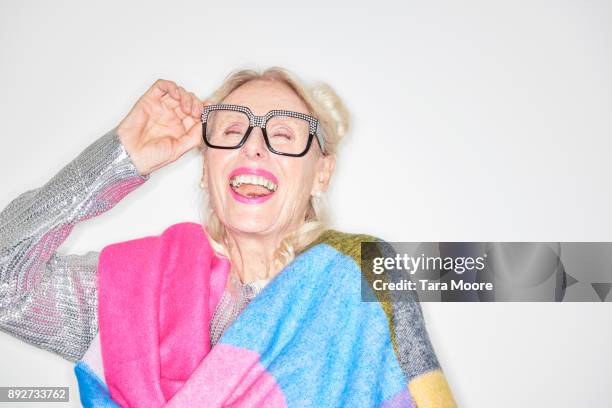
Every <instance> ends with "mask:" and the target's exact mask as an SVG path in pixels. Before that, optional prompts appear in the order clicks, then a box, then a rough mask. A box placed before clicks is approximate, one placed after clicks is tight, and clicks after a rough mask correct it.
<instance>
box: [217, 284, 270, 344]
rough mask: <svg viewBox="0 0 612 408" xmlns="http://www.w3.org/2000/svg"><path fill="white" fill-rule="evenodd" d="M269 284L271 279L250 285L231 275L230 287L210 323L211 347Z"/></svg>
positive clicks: (222, 297)
mask: <svg viewBox="0 0 612 408" xmlns="http://www.w3.org/2000/svg"><path fill="white" fill-rule="evenodd" d="M268 282H269V279H266V280H264V279H258V280H256V281H253V282H250V283H242V282H241V281H240V279H239V278H238V277H236V276H235V275H234V274H233V273H230V276H229V279H228V286H227V287H226V288H225V291H224V292H223V295H221V300H219V304H218V305H217V309H216V310H215V313H214V314H213V317H212V319H211V321H210V343H211V346H214V345H215V344H217V342H218V341H219V339H220V338H221V335H222V334H223V333H224V332H225V330H226V329H227V328H228V327H229V326H230V325H231V324H232V322H233V321H234V320H235V319H236V317H238V315H239V314H240V312H242V310H243V309H244V308H245V307H246V305H248V304H249V303H250V302H251V300H253V298H254V297H255V296H257V294H259V292H261V290H262V289H263V288H264V287H265V286H266V284H267V283H268Z"/></svg>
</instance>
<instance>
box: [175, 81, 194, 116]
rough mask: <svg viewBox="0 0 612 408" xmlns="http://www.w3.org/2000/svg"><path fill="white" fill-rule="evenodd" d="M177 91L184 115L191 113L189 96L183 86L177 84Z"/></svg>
mask: <svg viewBox="0 0 612 408" xmlns="http://www.w3.org/2000/svg"><path fill="white" fill-rule="evenodd" d="M178 89H179V92H180V93H181V109H183V112H185V115H191V103H192V100H191V96H190V95H189V94H188V93H187V91H186V90H185V88H183V87H182V86H179V88H178Z"/></svg>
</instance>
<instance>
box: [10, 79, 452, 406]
mask: <svg viewBox="0 0 612 408" xmlns="http://www.w3.org/2000/svg"><path fill="white" fill-rule="evenodd" d="M347 130H348V114H347V112H346V109H345V108H344V106H343V104H342V102H341V101H340V99H339V98H338V96H337V95H336V94H335V92H334V91H333V90H332V89H331V88H330V87H329V86H326V85H316V86H306V85H304V84H302V83H301V82H300V81H299V80H298V79H297V78H296V77H295V76H293V75H292V74H290V73H289V72H287V71H286V70H283V69H280V68H272V69H268V70H266V71H264V72H263V73H258V72H255V71H251V70H244V71H239V72H236V73H234V74H232V75H230V76H229V77H228V78H227V79H226V81H225V82H224V83H223V84H222V85H221V87H220V88H219V89H218V90H217V91H216V92H214V93H213V94H212V96H211V97H210V98H208V99H207V100H206V101H205V103H202V102H201V101H200V100H199V99H198V98H197V97H196V96H195V95H194V94H193V93H190V92H187V91H186V90H185V89H183V88H182V87H180V86H178V85H177V84H175V83H174V82H172V81H167V80H158V81H156V82H155V83H154V84H153V85H152V86H151V88H150V89H149V90H147V92H146V93H145V94H144V95H143V96H142V97H141V98H140V99H139V100H138V101H137V103H136V104H135V105H134V107H133V108H132V110H131V111H130V112H129V114H128V115H127V116H126V117H125V118H124V119H123V120H122V121H121V122H120V123H119V125H118V126H117V127H115V128H113V129H112V130H111V131H109V132H108V133H106V134H105V135H104V136H102V137H101V138H100V139H98V140H96V141H95V142H94V143H92V144H91V145H90V146H88V147H87V148H86V149H85V150H84V151H83V152H82V153H81V154H80V155H79V156H78V157H77V158H75V159H74V160H73V161H72V162H71V163H69V164H68V165H67V166H65V167H64V168H63V169H62V170H61V171H60V172H59V173H58V174H57V175H55V177H53V178H52V179H51V180H49V182H47V183H46V184H45V185H44V186H42V187H40V188H38V189H35V190H30V191H28V192H25V193H24V194H22V195H20V196H19V197H17V198H16V199H15V200H13V201H12V202H11V203H10V204H9V205H8V206H7V207H6V208H5V209H4V210H3V211H2V213H1V214H0V234H1V235H0V244H1V247H0V277H1V279H2V282H1V283H2V285H1V287H0V290H1V291H0V328H2V329H3V330H4V331H6V332H8V333H11V334H12V335H14V336H16V337H18V338H20V339H23V340H24V341H27V342H29V343H31V344H34V345H36V346H38V347H40V348H43V349H46V350H50V351H52V352H55V353H57V354H59V355H60V356H62V357H64V358H66V359H68V360H70V361H73V362H76V365H75V373H76V376H77V379H78V382H79V391H80V398H81V402H82V403H83V405H84V406H96V407H98V406H124V407H141V406H142V407H161V406H168V407H171V406H173V407H183V406H184V407H193V406H203V407H217V406H240V407H243V406H244V407H247V406H248V407H281V406H291V407H344V406H351V407H379V406H385V407H404V406H405V407H415V406H416V407H452V406H455V403H454V401H453V397H452V395H451V392H450V390H449V387H448V385H447V383H446V381H445V378H444V375H443V373H442V370H441V368H440V366H439V364H438V361H437V359H436V356H435V354H434V351H433V349H432V347H431V344H430V341H429V339H428V336H427V332H426V329H425V326H424V322H423V319H422V315H421V310H420V306H419V304H418V302H417V301H416V300H414V301H411V302H364V301H362V298H361V296H362V292H361V290H362V288H361V282H362V280H363V279H362V278H363V276H362V272H361V270H360V256H359V253H360V243H361V242H363V241H374V242H378V241H379V240H377V239H375V238H374V237H370V236H366V235H353V234H345V233H340V232H338V231H333V230H328V229H326V228H325V223H324V220H323V218H322V214H321V208H320V205H319V202H318V201H319V200H318V198H319V196H320V194H321V193H322V192H324V191H325V190H326V189H327V187H328V185H329V182H330V178H331V176H332V174H333V171H334V165H335V153H336V148H337V145H338V142H339V141H340V139H341V138H342V137H343V136H344V135H345V133H346V132H347ZM195 147H200V148H201V149H202V155H203V163H204V166H203V175H202V179H201V183H200V186H201V187H202V188H203V189H204V190H205V192H206V193H207V194H206V195H207V198H208V202H207V203H206V204H207V205H206V208H207V212H208V213H207V223H206V226H205V227H202V226H201V225H199V224H196V223H192V222H181V223H177V224H174V225H172V226H169V227H168V228H167V229H166V230H165V231H163V232H162V233H161V234H160V235H158V236H150V237H143V238H139V239H134V240H130V241H127V242H121V243H115V244H112V245H108V246H106V247H105V248H104V249H103V250H102V251H101V252H100V253H97V252H89V253H87V254H84V255H62V254H59V253H57V252H56V249H57V248H58V247H59V246H60V244H61V243H62V241H63V240H65V238H66V237H67V236H68V234H69V233H70V231H71V229H72V228H73V226H74V225H75V224H76V223H78V222H80V221H82V220H85V219H87V218H91V217H94V216H96V215H98V214H100V213H102V212H104V211H106V210H108V209H110V208H111V207H113V206H114V205H115V204H116V203H117V202H118V201H119V200H121V198H122V197H124V196H125V195H126V194H128V193H129V192H130V191H133V190H134V189H135V188H136V187H138V186H139V185H141V184H142V183H144V182H146V180H147V179H148V178H149V176H150V174H151V173H152V172H154V171H155V170H157V169H159V168H161V167H163V166H165V165H167V164H169V163H171V162H173V161H175V160H176V159H178V158H179V157H181V156H182V155H183V154H184V153H185V152H187V151H189V150H190V149H192V148H195Z"/></svg>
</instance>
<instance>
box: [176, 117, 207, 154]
mask: <svg viewBox="0 0 612 408" xmlns="http://www.w3.org/2000/svg"><path fill="white" fill-rule="evenodd" d="M175 143H176V144H175V146H174V147H175V149H174V155H175V157H173V159H174V160H176V159H177V158H179V157H181V156H182V155H183V154H185V153H186V152H188V151H189V150H191V149H193V148H194V147H196V146H198V145H200V144H201V143H202V124H201V123H198V122H196V123H194V125H193V126H192V127H191V128H190V129H189V130H188V131H187V133H185V134H184V135H182V136H181V137H179V138H178V139H176V140H175Z"/></svg>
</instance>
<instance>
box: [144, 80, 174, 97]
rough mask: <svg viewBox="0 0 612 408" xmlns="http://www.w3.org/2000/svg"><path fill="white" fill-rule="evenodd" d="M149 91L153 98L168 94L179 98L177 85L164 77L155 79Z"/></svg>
mask: <svg viewBox="0 0 612 408" xmlns="http://www.w3.org/2000/svg"><path fill="white" fill-rule="evenodd" d="M149 92H150V94H151V95H152V96H153V97H155V98H161V97H162V96H164V95H166V94H169V95H170V96H171V97H172V98H174V99H176V100H180V99H181V95H180V92H179V90H178V85H177V84H176V83H175V82H174V81H169V80H166V79H158V80H157V81H155V82H154V83H153V85H152V86H151V88H150V89H149Z"/></svg>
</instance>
